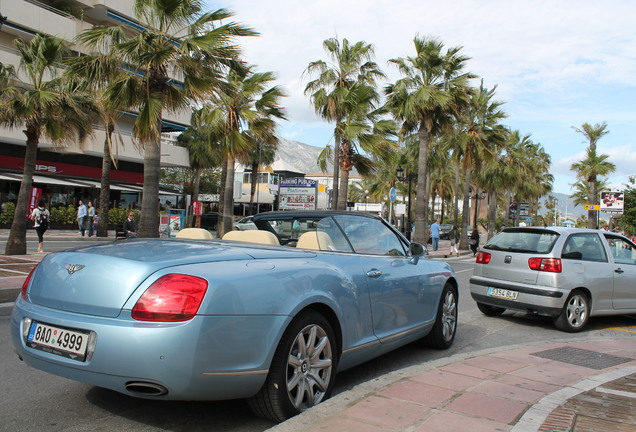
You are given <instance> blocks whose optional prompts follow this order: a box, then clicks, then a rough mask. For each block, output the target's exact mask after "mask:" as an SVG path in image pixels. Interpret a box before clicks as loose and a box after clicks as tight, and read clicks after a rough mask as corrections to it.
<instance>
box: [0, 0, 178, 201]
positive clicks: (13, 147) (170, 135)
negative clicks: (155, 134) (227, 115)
mask: <svg viewBox="0 0 636 432" xmlns="http://www.w3.org/2000/svg"><path fill="white" fill-rule="evenodd" d="M133 5H134V2H133V1H131V0H65V1H63V2H62V1H59V0H57V1H56V0H41V1H38V0H0V19H1V20H2V26H1V27H0V63H2V64H5V65H13V66H14V67H15V68H16V69H17V67H18V65H19V63H20V56H19V53H18V51H17V50H16V49H15V47H14V40H15V39H17V38H20V39H22V40H25V41H29V40H30V39H31V38H33V37H34V36H35V34H37V33H42V34H47V35H52V36H57V37H60V38H63V39H65V40H67V41H69V42H71V47H72V50H73V52H75V53H77V54H78V55H80V54H81V53H83V52H84V49H83V47H82V46H80V45H77V44H73V43H72V41H73V40H74V39H75V38H76V37H77V36H78V35H79V34H80V33H81V32H82V31H84V30H86V29H90V28H91V27H92V26H96V25H122V24H123V25H125V26H128V27H130V28H131V29H133V30H134V29H139V28H140V26H139V24H138V23H137V22H136V21H135V17H134V13H133ZM190 116H191V111H190V110H186V111H183V112H180V113H165V114H164V124H163V128H162V132H163V134H162V142H161V165H162V166H166V167H167V166H176V167H187V166H189V159H188V152H187V150H186V149H185V148H183V147H179V146H176V145H175V143H176V140H175V134H177V133H179V132H180V131H183V130H184V129H185V128H186V127H187V126H188V125H189V124H190ZM135 118H136V113H133V112H127V113H123V116H122V117H121V119H120V120H119V121H118V123H117V125H116V128H115V134H114V135H113V136H114V137H115V139H114V140H113V141H114V142H113V148H112V153H113V156H114V158H115V160H116V164H115V165H114V166H113V168H112V170H111V175H110V177H111V207H135V206H136V205H137V203H139V202H140V194H141V190H142V185H143V150H142V149H140V148H139V146H138V145H137V143H135V142H134V139H133V137H132V127H133V122H134V120H135ZM93 127H94V133H93V135H92V136H91V137H89V138H88V139H87V140H86V141H85V142H75V143H71V144H70V145H68V146H66V147H56V146H54V145H53V144H52V143H50V142H47V141H46V140H45V139H42V140H41V142H40V144H39V149H38V155H37V162H36V167H35V173H34V174H35V175H34V179H33V186H34V187H37V188H41V189H42V192H43V197H44V198H45V199H46V200H48V202H49V205H50V206H56V205H68V204H73V203H77V200H78V199H83V200H85V201H86V200H92V201H93V202H96V201H97V200H98V198H99V188H100V179H101V166H102V155H103V147H104V141H105V139H106V133H105V130H104V127H103V126H100V125H98V124H95V125H93ZM25 148H26V137H25V135H24V133H23V132H22V128H16V129H6V128H1V127H0V203H5V202H10V201H13V202H15V201H16V200H17V194H18V189H19V184H20V181H21V178H22V170H23V168H24V151H25ZM162 194H163V195H162V197H161V199H162V200H166V201H167V200H172V202H175V199H176V196H175V194H174V193H172V192H170V191H162Z"/></svg>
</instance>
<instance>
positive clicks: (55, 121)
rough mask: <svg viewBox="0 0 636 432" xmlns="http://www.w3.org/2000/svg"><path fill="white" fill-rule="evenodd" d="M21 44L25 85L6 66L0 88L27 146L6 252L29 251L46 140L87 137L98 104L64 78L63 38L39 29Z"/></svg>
mask: <svg viewBox="0 0 636 432" xmlns="http://www.w3.org/2000/svg"><path fill="white" fill-rule="evenodd" d="M15 45H16V48H17V49H18V51H19V52H20V57H21V58H20V65H19V68H18V73H20V77H21V78H22V77H25V79H24V84H22V83H20V82H19V81H18V76H17V75H16V73H15V72H16V71H15V70H14V69H12V68H10V67H6V66H3V67H2V68H0V71H1V73H2V75H3V76H2V79H1V80H2V81H3V83H4V84H6V86H5V85H3V86H2V88H0V124H1V125H3V126H6V127H9V128H11V129H13V128H18V127H19V128H23V132H24V134H25V135H26V150H25V155H24V171H23V175H22V183H21V184H20V191H19V192H18V202H17V204H16V209H15V214H14V216H13V222H12V224H11V231H10V233H9V238H8V240H7V245H6V248H5V254H7V255H24V254H26V223H25V218H26V214H27V208H28V199H29V195H30V191H31V186H32V184H33V171H34V169H35V161H36V158H37V149H38V145H39V143H40V139H42V138H44V139H47V140H50V141H51V142H53V143H57V144H62V143H65V142H69V141H71V140H74V139H77V138H79V139H84V138H85V137H86V136H87V134H88V133H89V132H90V131H91V116H92V115H93V114H94V113H95V107H94V106H93V104H92V103H91V101H90V98H89V96H88V95H87V94H86V93H84V92H82V91H81V89H79V88H77V87H73V84H72V83H68V82H65V81H64V80H62V79H61V78H59V75H60V74H59V71H60V69H59V68H60V67H61V66H62V62H63V59H64V56H65V54H66V52H67V50H66V46H65V43H64V41H63V40H62V39H59V38H56V37H52V36H43V35H40V34H38V35H36V36H35V37H34V38H33V39H31V41H30V42H24V41H22V40H16V42H15Z"/></svg>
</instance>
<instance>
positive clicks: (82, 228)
mask: <svg viewBox="0 0 636 432" xmlns="http://www.w3.org/2000/svg"><path fill="white" fill-rule="evenodd" d="M87 216H88V212H87V210H86V205H85V204H84V202H83V201H82V200H79V202H78V207H77V225H78V227H79V232H80V234H81V235H82V237H84V233H85V232H86V219H87Z"/></svg>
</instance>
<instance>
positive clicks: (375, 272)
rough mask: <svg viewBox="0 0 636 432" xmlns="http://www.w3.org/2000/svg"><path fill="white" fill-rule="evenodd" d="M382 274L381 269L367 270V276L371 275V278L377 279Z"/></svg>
mask: <svg viewBox="0 0 636 432" xmlns="http://www.w3.org/2000/svg"><path fill="white" fill-rule="evenodd" d="M380 276H382V272H381V271H380V270H375V269H374V270H369V271H368V272H367V277H370V278H371V279H377V278H379V277H380Z"/></svg>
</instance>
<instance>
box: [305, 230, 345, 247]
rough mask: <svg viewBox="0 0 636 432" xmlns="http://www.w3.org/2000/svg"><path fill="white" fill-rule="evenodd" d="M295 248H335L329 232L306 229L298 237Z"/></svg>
mask: <svg viewBox="0 0 636 432" xmlns="http://www.w3.org/2000/svg"><path fill="white" fill-rule="evenodd" d="M296 247H297V248H301V249H314V250H329V251H333V250H336V247H335V245H334V243H333V240H331V237H329V234H327V233H325V232H322V231H308V232H306V233H304V234H303V235H301V236H300V238H298V243H297V244H296Z"/></svg>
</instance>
